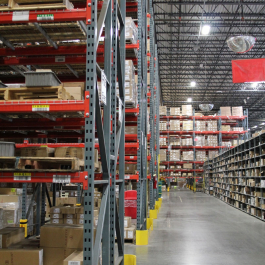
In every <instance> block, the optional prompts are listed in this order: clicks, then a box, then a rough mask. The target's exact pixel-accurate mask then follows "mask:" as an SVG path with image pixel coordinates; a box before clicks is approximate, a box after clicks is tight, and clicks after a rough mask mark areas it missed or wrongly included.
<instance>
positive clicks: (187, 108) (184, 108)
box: [181, 105, 192, 116]
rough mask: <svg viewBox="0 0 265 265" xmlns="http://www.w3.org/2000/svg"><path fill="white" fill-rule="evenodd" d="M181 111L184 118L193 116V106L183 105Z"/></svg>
mask: <svg viewBox="0 0 265 265" xmlns="http://www.w3.org/2000/svg"><path fill="white" fill-rule="evenodd" d="M181 109H182V115H183V116H192V105H182V106H181Z"/></svg>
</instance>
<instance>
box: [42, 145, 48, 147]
mask: <svg viewBox="0 0 265 265" xmlns="http://www.w3.org/2000/svg"><path fill="white" fill-rule="evenodd" d="M40 147H48V145H41V146H40Z"/></svg>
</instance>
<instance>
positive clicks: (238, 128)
mask: <svg viewBox="0 0 265 265" xmlns="http://www.w3.org/2000/svg"><path fill="white" fill-rule="evenodd" d="M232 131H234V132H243V131H244V128H243V127H232Z"/></svg>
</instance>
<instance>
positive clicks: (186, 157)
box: [182, 151, 194, 161]
mask: <svg viewBox="0 0 265 265" xmlns="http://www.w3.org/2000/svg"><path fill="white" fill-rule="evenodd" d="M182 155H183V161H193V160H194V153H193V151H183V153H182Z"/></svg>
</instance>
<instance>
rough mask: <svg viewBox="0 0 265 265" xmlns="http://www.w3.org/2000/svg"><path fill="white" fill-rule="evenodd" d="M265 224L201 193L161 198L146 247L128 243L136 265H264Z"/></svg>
mask: <svg viewBox="0 0 265 265" xmlns="http://www.w3.org/2000/svg"><path fill="white" fill-rule="evenodd" d="M264 248H265V222H262V221H260V220H258V219H256V218H254V217H251V216H249V215H247V214H245V213H243V212H241V211H239V210H236V209H235V208H233V207H231V206H229V205H227V204H225V203H224V202H221V201H220V200H218V199H216V198H213V197H211V196H208V195H206V194H203V193H196V194H194V193H192V192H191V191H188V190H185V191H172V192H168V193H166V192H164V193H163V203H162V208H161V209H160V212H159V214H158V219H157V220H154V230H153V231H152V233H151V236H150V237H149V244H148V246H135V245H131V244H126V246H125V253H126V254H135V255H136V256H137V265H156V264H159V265H169V264H174V265H264V264H265V249H264Z"/></svg>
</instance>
